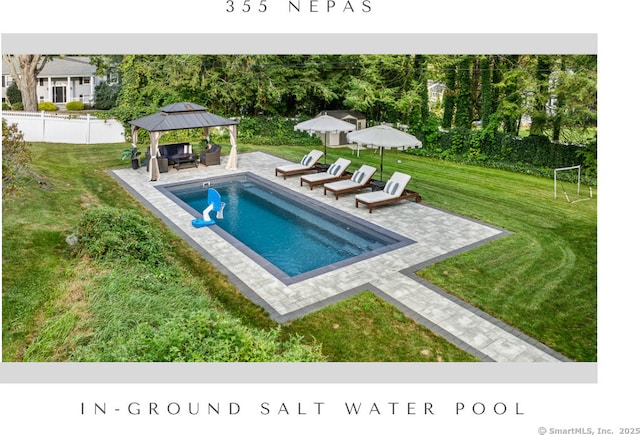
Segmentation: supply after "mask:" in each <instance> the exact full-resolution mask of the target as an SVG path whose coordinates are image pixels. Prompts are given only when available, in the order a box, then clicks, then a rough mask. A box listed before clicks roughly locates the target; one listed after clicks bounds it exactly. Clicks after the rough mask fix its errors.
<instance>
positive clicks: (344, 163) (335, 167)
mask: <svg viewBox="0 0 640 435" xmlns="http://www.w3.org/2000/svg"><path fill="white" fill-rule="evenodd" d="M350 164H351V160H347V159H343V158H339V159H338V160H336V162H335V163H334V164H332V165H331V166H329V168H328V169H327V171H326V172H318V173H317V174H308V175H303V176H302V177H300V186H302V183H307V184H308V185H309V187H310V188H311V190H313V186H317V185H318V184H324V183H328V182H330V181H338V180H342V179H345V178H350V177H351V175H346V176H345V175H344V174H345V171H346V170H347V168H348V167H349V165H350Z"/></svg>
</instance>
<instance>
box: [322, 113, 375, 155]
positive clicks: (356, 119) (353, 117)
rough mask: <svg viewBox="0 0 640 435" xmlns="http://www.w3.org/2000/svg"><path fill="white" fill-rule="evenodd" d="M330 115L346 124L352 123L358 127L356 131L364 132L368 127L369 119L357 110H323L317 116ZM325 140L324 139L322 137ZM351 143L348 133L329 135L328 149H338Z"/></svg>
mask: <svg viewBox="0 0 640 435" xmlns="http://www.w3.org/2000/svg"><path fill="white" fill-rule="evenodd" d="M325 114H326V115H329V116H333V117H334V118H337V119H341V120H343V121H346V122H350V123H351V124H353V125H355V126H356V130H362V129H363V128H366V127H367V118H366V116H365V115H364V114H363V113H361V112H358V111H357V110H323V111H322V112H320V113H319V114H318V115H317V116H320V115H325ZM322 139H323V140H324V137H322ZM348 143H349V142H348V141H347V133H346V132H342V133H331V134H329V135H328V142H327V146H328V147H332V146H333V147H338V146H342V145H346V144H348Z"/></svg>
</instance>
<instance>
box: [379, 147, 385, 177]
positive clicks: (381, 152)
mask: <svg viewBox="0 0 640 435" xmlns="http://www.w3.org/2000/svg"><path fill="white" fill-rule="evenodd" d="M383 153H384V147H380V181H382V154H383Z"/></svg>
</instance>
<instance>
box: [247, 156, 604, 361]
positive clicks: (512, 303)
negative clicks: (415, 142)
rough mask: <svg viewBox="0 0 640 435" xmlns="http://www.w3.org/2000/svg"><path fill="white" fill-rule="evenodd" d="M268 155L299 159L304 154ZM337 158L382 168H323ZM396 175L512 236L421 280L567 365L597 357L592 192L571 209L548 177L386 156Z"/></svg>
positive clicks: (370, 160) (387, 168)
mask: <svg viewBox="0 0 640 435" xmlns="http://www.w3.org/2000/svg"><path fill="white" fill-rule="evenodd" d="M250 149H252V148H251V147H247V150H250ZM270 152H273V153H274V154H278V155H282V156H284V157H287V158H291V159H297V158H299V156H300V155H301V154H302V152H303V151H301V150H300V149H296V148H292V147H272V148H270ZM338 157H345V158H349V159H352V160H353V161H354V163H355V164H356V165H358V166H359V165H360V164H361V163H366V164H370V165H372V166H376V167H378V166H379V164H380V157H379V156H378V155H374V154H373V153H372V151H371V150H367V151H364V152H361V153H360V158H359V159H358V158H357V157H355V156H353V157H352V156H351V152H350V151H349V150H344V149H330V150H329V151H328V156H327V161H328V162H330V161H334V160H335V159H337V158H338ZM394 171H402V172H406V173H408V174H411V175H412V180H411V182H410V188H411V189H412V190H416V191H418V192H419V193H420V195H421V196H422V198H423V201H424V202H427V203H429V204H431V205H434V206H436V207H440V208H443V209H446V210H448V211H451V212H454V213H458V214H461V215H464V216H468V217H471V218H474V219H478V220H481V221H483V222H486V223H489V224H492V225H495V226H498V227H500V228H504V229H506V230H509V231H511V232H512V233H513V234H512V235H510V236H508V237H505V238H502V239H499V240H496V241H494V242H492V243H489V244H487V245H484V246H482V247H479V248H477V249H474V250H472V251H469V252H466V253H464V254H462V255H458V256H455V257H453V258H450V259H448V260H446V261H443V262H441V263H438V264H436V265H433V266H430V267H428V268H426V269H424V270H422V271H420V272H419V275H420V276H422V277H423V278H425V279H427V280H429V281H431V282H433V283H434V284H436V285H438V286H440V287H442V288H444V289H445V290H446V291H448V292H450V293H452V294H454V295H456V296H457V297H459V298H461V299H463V300H465V301H467V302H469V303H471V304H473V305H474V306H477V307H479V308H481V309H482V310H484V311H486V312H488V313H489V314H491V315H493V316H496V317H498V318H499V319H501V320H502V321H504V322H506V323H508V324H510V325H512V326H514V327H516V328H518V329H520V330H522V331H523V332H525V333H527V334H529V335H531V336H533V337H535V338H536V339H538V340H540V341H542V342H543V343H545V344H547V345H548V346H550V347H551V348H553V349H555V350H557V351H558V352H561V353H563V354H564V355H566V356H568V357H569V358H572V359H575V360H578V361H595V360H596V359H597V317H596V314H597V287H596V266H597V264H596V258H597V249H596V248H597V237H596V235H597V190H594V198H593V199H592V200H589V201H582V202H577V203H573V204H570V203H568V202H567V201H566V200H564V199H562V196H561V195H560V196H559V198H558V199H554V198H553V180H551V179H545V178H540V177H534V176H529V175H526V174H517V173H512V172H508V171H504V170H498V169H489V168H483V167H479V166H472V165H464V164H458V163H452V162H446V161H441V160H435V159H430V158H424V157H419V156H412V155H409V154H406V153H402V152H399V151H385V154H384V175H383V178H384V179H385V180H386V179H388V178H389V177H390V176H391V174H392V173H393V172H394ZM376 177H377V175H376ZM565 188H566V189H567V191H568V192H575V186H573V185H568V184H566V183H565ZM587 193H588V191H586V190H585V189H583V191H582V194H581V195H582V196H583V197H584V196H585V195H586V194H587Z"/></svg>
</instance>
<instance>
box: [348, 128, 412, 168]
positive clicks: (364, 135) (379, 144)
mask: <svg viewBox="0 0 640 435" xmlns="http://www.w3.org/2000/svg"><path fill="white" fill-rule="evenodd" d="M347 140H348V141H349V142H351V143H357V144H358V145H368V146H369V147H373V148H380V180H382V158H383V154H384V149H385V148H388V149H390V148H398V149H405V148H414V147H415V148H422V142H420V141H419V140H418V138H416V137H415V136H413V135H411V134H409V133H405V132H403V131H400V130H396V129H395V128H393V127H389V126H388V125H376V126H373V127H369V128H365V129H362V130H358V131H352V132H351V133H347Z"/></svg>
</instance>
